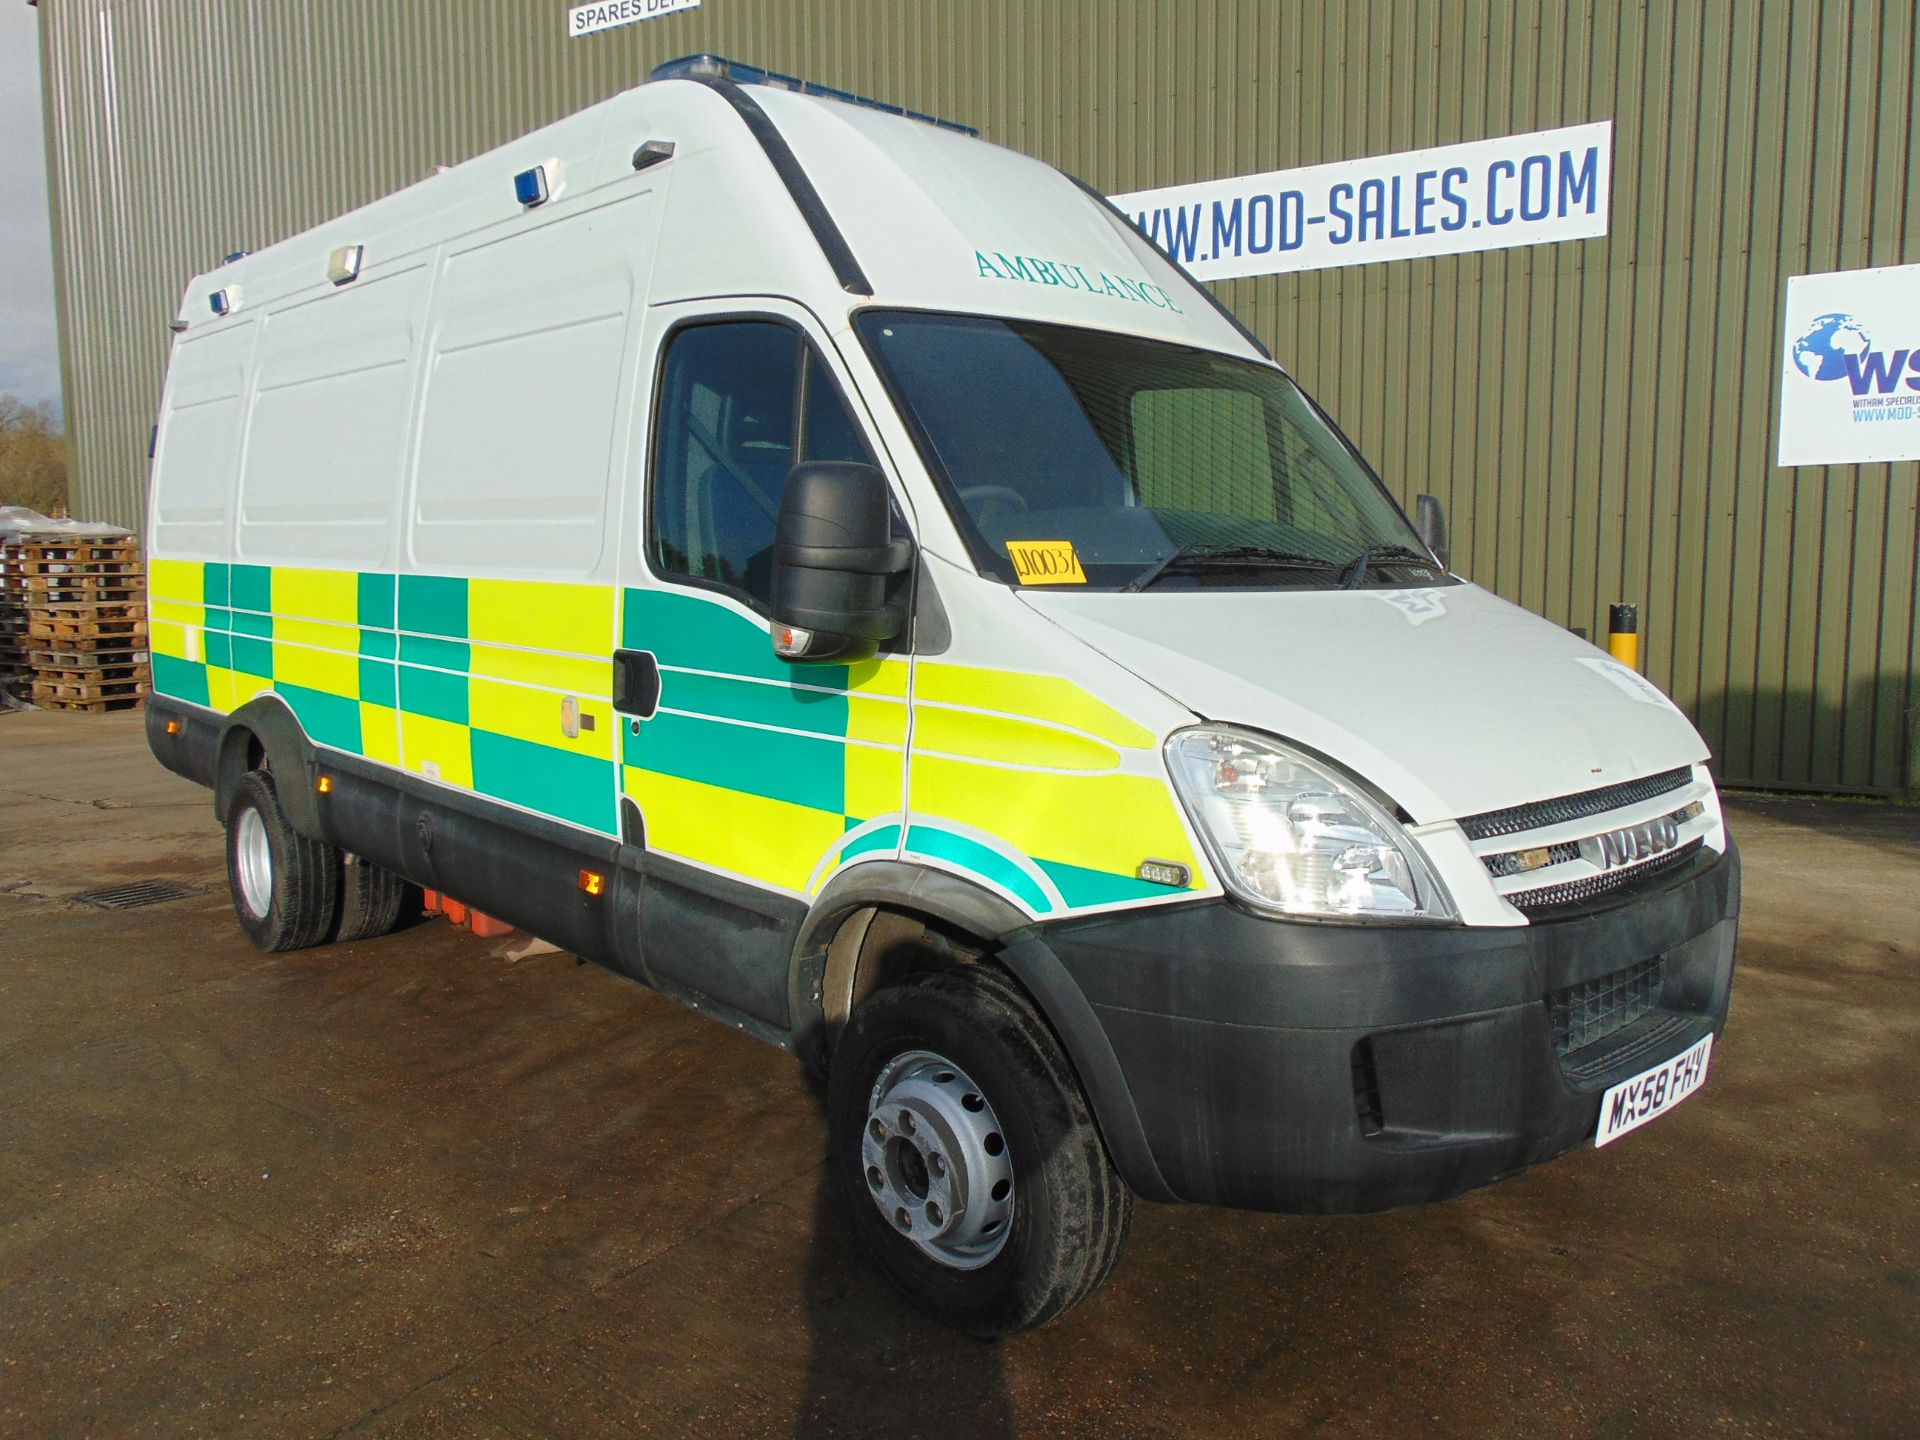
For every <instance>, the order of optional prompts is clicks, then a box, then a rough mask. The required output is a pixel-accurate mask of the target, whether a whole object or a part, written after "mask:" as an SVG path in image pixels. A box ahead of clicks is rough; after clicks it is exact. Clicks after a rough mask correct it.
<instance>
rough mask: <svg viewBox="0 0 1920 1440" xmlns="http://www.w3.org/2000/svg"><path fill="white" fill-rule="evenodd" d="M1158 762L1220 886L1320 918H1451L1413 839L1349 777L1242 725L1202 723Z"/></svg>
mask: <svg viewBox="0 0 1920 1440" xmlns="http://www.w3.org/2000/svg"><path fill="white" fill-rule="evenodd" d="M1167 766H1168V770H1169V772H1170V773H1171V774H1172V776H1173V782H1174V788H1175V790H1176V791H1178V792H1179V795H1180V798H1181V800H1182V802H1183V803H1184V804H1185V805H1186V807H1187V813H1188V814H1189V815H1190V816H1191V817H1192V818H1193V823H1194V828H1195V829H1196V830H1198V831H1199V832H1200V838H1201V840H1202V842H1203V843H1204V844H1205V845H1206V847H1207V851H1208V853H1209V854H1210V855H1211V856H1212V858H1213V861H1214V865H1215V867H1216V868H1217V869H1218V870H1219V872H1220V876H1221V878H1222V880H1223V881H1224V882H1225V884H1226V885H1227V887H1228V888H1229V889H1230V890H1232V891H1233V892H1234V893H1235V894H1237V895H1239V896H1240V898H1242V899H1243V900H1246V901H1248V902H1250V903H1251V904H1254V905H1256V906H1259V907H1260V908H1262V909H1266V910H1275V911H1279V912H1281V913H1283V914H1287V915H1302V916H1316V917H1320V918H1324V919H1338V918H1343V917H1362V916H1365V917H1371V918H1377V919H1391V920H1451V919H1453V918H1454V913H1455V912H1454V908H1453V903H1452V901H1451V900H1450V898H1449V897H1448V895H1447V892H1446V889H1445V887H1444V886H1442V885H1441V883H1440V881H1439V878H1438V877H1437V876H1436V875H1435V874H1434V872H1433V868H1432V866H1430V865H1429V864H1428V863H1427V859H1426V856H1425V855H1424V854H1423V853H1422V852H1421V850H1420V847H1419V845H1418V844H1417V843H1416V842H1415V841H1414V840H1413V839H1412V837H1411V836H1409V835H1408V834H1407V833H1406V831H1405V829H1404V828H1403V827H1402V826H1401V825H1400V822H1399V821H1398V820H1396V819H1394V817H1393V816H1392V815H1391V814H1390V813H1389V812H1388V811H1387V809H1386V808H1385V807H1384V806H1382V805H1381V804H1380V803H1379V802H1377V801H1375V800H1374V799H1373V798H1372V797H1370V796H1369V795H1367V794H1366V793H1365V792H1364V790H1363V789H1362V787H1361V786H1360V785H1359V784H1358V783H1357V782H1355V781H1354V780H1352V779H1350V778H1348V777H1347V776H1344V775H1342V774H1340V773H1339V772H1338V771H1336V770H1335V769H1334V767H1332V766H1331V765H1329V764H1327V763H1326V762H1325V761H1321V760H1317V759H1315V758H1313V757H1311V756H1308V755H1305V754H1302V753H1301V752H1299V751H1297V750H1295V749H1293V748H1292V747H1291V746H1288V745H1285V744H1283V743H1281V742H1280V741H1278V740H1273V739H1269V738H1268V737H1266V736H1263V735H1257V734H1254V733H1253V732H1251V731H1244V730H1233V729H1227V728H1225V727H1217V728H1216V727H1211V726H1202V727H1198V728H1196V729H1192V730H1182V731H1179V732H1178V733H1176V734H1175V735H1174V736H1173V737H1172V738H1171V739H1169V740H1168V742H1167Z"/></svg>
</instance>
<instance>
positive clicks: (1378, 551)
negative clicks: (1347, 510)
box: [1341, 545, 1433, 590]
mask: <svg viewBox="0 0 1920 1440" xmlns="http://www.w3.org/2000/svg"><path fill="white" fill-rule="evenodd" d="M1375 560H1412V561H1416V562H1417V563H1418V564H1419V565H1420V567H1421V568H1422V569H1424V570H1426V571H1428V572H1429V573H1431V572H1432V570H1433V557H1432V556H1430V555H1422V554H1421V553H1420V552H1419V551H1418V550H1410V549H1408V548H1407V547H1406V546H1405V545H1369V546H1368V547H1367V548H1366V549H1364V550H1362V551H1361V552H1360V553H1359V554H1358V555H1356V556H1354V557H1353V560H1352V561H1351V563H1349V564H1348V566H1347V572H1346V575H1345V576H1344V577H1343V578H1342V581H1341V583H1342V585H1344V586H1345V588H1346V589H1348V590H1357V589H1359V588H1360V584H1361V582H1362V581H1364V580H1365V579H1366V578H1367V566H1369V565H1371V564H1372V563H1373V562H1374V561H1375Z"/></svg>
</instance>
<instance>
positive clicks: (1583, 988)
mask: <svg viewBox="0 0 1920 1440" xmlns="http://www.w3.org/2000/svg"><path fill="white" fill-rule="evenodd" d="M1665 973H1666V960H1665V958H1664V957H1661V956H1655V957H1654V958H1653V959H1651V960H1642V961H1641V962H1640V963H1639V964H1638V965H1629V966H1628V967H1627V968H1626V969H1624V970H1616V971H1614V972H1613V974H1611V975H1602V976H1601V977H1600V978H1599V979H1597V980H1586V981H1582V982H1581V983H1580V984H1578V985H1569V986H1567V987H1566V988H1565V989H1563V990H1556V991H1554V992H1553V994H1551V995H1549V996H1548V997H1547V1009H1548V1011H1549V1013H1550V1014H1551V1015H1552V1017H1553V1048H1554V1050H1555V1051H1556V1052H1557V1053H1558V1054H1559V1056H1560V1058H1561V1059H1563V1060H1564V1059H1566V1057H1567V1056H1569V1055H1571V1054H1573V1053H1574V1052H1575V1051H1576V1050H1584V1049H1585V1048H1586V1047H1587V1046H1589V1045H1595V1044H1598V1043H1599V1042H1600V1041H1602V1040H1604V1039H1606V1038H1607V1037H1608V1036H1609V1035H1613V1034H1616V1033H1617V1032H1619V1031H1621V1030H1624V1029H1626V1028H1627V1026H1629V1025H1631V1024H1632V1023H1633V1022H1634V1021H1636V1020H1638V1019H1639V1018H1640V1017H1641V1016H1642V1015H1645V1014H1646V1013H1647V1012H1648V1011H1649V1010H1651V1009H1653V1007H1654V1006H1655V1005H1657V1004H1658V1003H1659V1001H1660V984H1661V981H1662V980H1663V979H1664V978H1665Z"/></svg>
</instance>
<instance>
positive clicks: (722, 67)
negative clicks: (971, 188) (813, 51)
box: [648, 54, 980, 135]
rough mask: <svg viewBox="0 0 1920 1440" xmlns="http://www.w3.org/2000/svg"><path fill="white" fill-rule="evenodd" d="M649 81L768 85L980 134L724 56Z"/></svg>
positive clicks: (673, 64) (700, 59) (683, 60)
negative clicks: (715, 81)
mask: <svg viewBox="0 0 1920 1440" xmlns="http://www.w3.org/2000/svg"><path fill="white" fill-rule="evenodd" d="M648 78H649V79H652V80H731V81H733V82H734V84H736V85H766V86H770V87H771V88H773V89H775V90H792V91H793V92H795V93H796V94H799V95H820V96H824V97H825V98H826V99H828V100H839V101H842V102H844V103H845V104H848V105H860V106H864V107H865V108H866V109H868V110H880V111H884V112H885V113H886V114H888V115H902V116H905V117H906V118H907V119H909V120H918V121H921V122H922V123H923V124H927V125H937V126H939V127H940V128H941V129H942V130H953V131H956V132H957V133H959V134H961V135H978V134H979V133H980V132H979V131H978V130H976V129H974V128H973V126H971V125H962V124H961V123H960V122H959V121H957V120H942V119H941V118H940V117H939V116H937V115H927V114H924V113H922V112H921V111H918V110H908V109H907V108H905V107H904V106H901V105H890V104H888V103H887V102H886V101H885V100H874V99H871V98H869V97H868V96H865V95H855V94H854V93H853V92H852V91H850V90H836V89H835V88H834V87H833V86H831V85H822V84H820V83H819V82H818V81H815V80H802V79H801V78H800V77H799V76H797V75H782V74H781V73H780V72H779V71H778V70H763V69H761V68H760V67H759V66H758V65H744V64H742V63H741V62H740V61H738V60H729V59H727V58H726V57H725V56H723V55H709V54H701V55H682V56H681V57H680V58H679V59H678V60H668V61H666V62H665V63H663V64H660V65H656V66H654V67H653V73H652V74H651V75H650V76H649V77H648Z"/></svg>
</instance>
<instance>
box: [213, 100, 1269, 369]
mask: <svg viewBox="0 0 1920 1440" xmlns="http://www.w3.org/2000/svg"><path fill="white" fill-rule="evenodd" d="M648 142H656V143H655V144H653V145H651V146H648ZM658 142H664V145H665V146H670V147H671V150H670V153H669V154H668V155H667V156H666V157H665V158H664V159H663V158H661V157H660V152H661V150H662V148H663V145H662V144H661V143H658ZM642 147H647V149H646V150H644V151H643V148H642ZM536 169H537V170H539V171H540V181H541V184H540V186H539V188H541V189H543V190H544V196H545V198H544V199H543V200H540V201H537V202H536V203H535V204H534V205H527V204H523V203H522V195H521V194H519V193H517V190H518V188H519V186H518V184H517V177H521V176H524V175H527V174H528V172H531V171H533V170H536ZM526 183H527V184H528V186H529V188H528V190H527V192H526V193H528V194H531V193H533V186H532V183H531V181H529V182H526ZM636 186H646V187H652V188H653V189H654V190H655V191H656V192H658V193H660V194H661V195H662V196H663V198H664V201H665V213H664V215H663V217H662V224H661V229H660V233H659V239H658V251H657V255H656V259H655V263H654V268H653V275H652V282H651V285H650V287H649V298H650V299H651V300H652V301H653V302H654V303H662V302H669V301H674V300H684V299H693V298H699V297H707V296H715V295H755V294H764V295H779V296H788V297H792V298H794V299H797V300H799V301H800V302H801V303H803V304H806V305H807V306H808V307H809V308H811V309H813V310H814V311H815V313H816V314H818V315H820V316H821V318H822V319H823V320H824V321H825V322H826V323H828V324H829V325H830V326H832V327H835V328H837V327H838V325H839V324H840V323H842V322H843V321H844V320H845V318H846V316H847V314H848V312H849V311H850V310H851V309H852V308H854V307H856V306H859V305H866V304H874V305H883V306H888V307H898V308H907V309H927V310H944V311H955V312H961V313H969V314H989V315H1003V316H1007V317H1011V318H1023V319H1033V320H1045V321H1056V322H1060V323H1067V324H1076V325H1082V326H1086V327H1090V328H1095V329H1106V330H1114V331H1121V332H1125V333H1129V334H1137V335H1145V336H1150V337H1154V338H1159V339H1167V340H1173V341H1177V342H1180V343H1183V344H1188V345H1195V346H1200V347H1203V348H1207V349H1214V350H1220V351H1225V352H1228V353H1233V354H1241V355H1263V354H1264V353H1265V352H1264V351H1263V350H1262V349H1261V347H1260V346H1259V344H1258V342H1257V341H1255V340H1254V339H1253V338H1252V336H1251V335H1250V334H1249V333H1248V332H1247V331H1246V330H1245V328H1244V327H1242V326H1241V325H1240V324H1239V322H1238V321H1236V320H1235V319H1234V318H1233V317H1232V315H1231V314H1230V313H1229V312H1227V311H1226V310H1225V309H1224V307H1221V306H1220V305H1219V304H1218V302H1217V301H1215V300H1214V299H1213V297H1212V296H1211V294H1210V293H1208V292H1207V291H1205V290H1203V289H1201V288H1200V287H1199V286H1198V285H1196V284H1195V283H1194V282H1193V281H1192V280H1191V279H1190V278H1188V277H1187V276H1186V274H1185V273H1184V272H1183V271H1181V270H1180V269H1179V268H1178V267H1177V266H1176V265H1175V264H1174V263H1173V262H1172V261H1171V260H1170V259H1168V258H1167V257H1166V256H1165V254H1164V253H1163V252H1161V251H1160V250H1159V249H1158V247H1157V246H1156V245H1154V244H1153V242H1151V241H1150V240H1148V239H1147V238H1146V237H1144V236H1143V235H1141V234H1140V232H1139V231H1138V230H1137V229H1135V228H1134V226H1133V225H1131V224H1130V223H1129V222H1128V221H1127V220H1126V218H1125V217H1124V216H1123V215H1121V214H1120V212H1119V211H1118V210H1116V209H1114V208H1113V207H1112V206H1111V205H1109V204H1107V203H1106V201H1105V200H1104V199H1102V198H1101V197H1100V196H1099V195H1098V194H1097V193H1095V192H1093V191H1091V190H1089V189H1087V187H1085V186H1082V185H1080V184H1079V182H1077V181H1075V180H1073V179H1071V178H1070V177H1068V176H1066V175H1063V174H1062V173H1061V172H1060V171H1058V170H1056V169H1054V168H1053V167H1052V166H1049V165H1047V164H1045V163H1044V162H1042V161H1039V160H1036V159H1033V158H1032V157H1030V156H1026V155H1022V154H1019V153H1017V152H1015V151H1012V150H1008V149H1004V148H1002V147H1000V146H997V145H993V144H990V143H988V142H986V141H984V140H980V139H977V138H974V137H973V136H971V135H969V134H965V133H957V132H956V130H955V129H953V128H948V127H946V126H944V125H942V124H933V123H927V122H926V121H925V120H923V119H921V118H918V117H914V116H910V115H907V114H904V113H900V114H895V113H886V111H884V110H883V109H881V108H878V107H874V106H869V105H866V104H864V103H861V102H859V101H857V100H851V101H850V100H841V99H835V98H829V97H826V96H822V95H817V94H808V93H802V92H799V91H796V90H794V89H791V88H780V87H778V86H775V85H771V84H749V85H740V84H737V83H735V81H734V80H732V79H730V78H727V77H726V76H716V75H705V76H695V77H693V78H684V79H682V78H673V79H665V80H659V81H654V82H652V83H649V84H646V85H642V86H638V87H636V88H635V89H632V90H628V91H625V92H623V93H622V94H619V95H616V96H613V97H612V98H611V99H608V100H605V101H602V102H600V103H599V104H596V105H593V106H590V107H588V108H587V109H584V110H581V111H579V112H578V113H576V114H574V115H571V116H569V117H567V118H566V119H564V120H561V121H558V122H556V123H555V124H552V125H549V126H546V127H544V128H542V129H539V130H535V131H533V132H531V133H529V134H527V135H524V136H522V137H520V138H519V139H516V140H513V141H509V142H508V143H507V144H505V145H502V146H500V147H499V148H498V149H495V150H492V151H489V152H488V153H486V154H483V155H480V156H477V157H475V158H474V159H472V160H468V161H466V162H465V163H463V164H461V165H458V166H455V167H453V168H452V169H450V170H445V171H442V172H440V173H438V174H435V175H433V176H430V177H428V178H426V179H424V180H422V181H420V182H418V183H416V184H414V185H410V186H407V187H406V188H405V189H402V190H399V191H396V192H395V193H393V194H391V195H388V196H386V197H384V198H383V199H380V200H377V201H374V202H373V203H372V204H369V205H366V206H363V207H361V208H360V209H358V210H354V211H351V212H349V213H348V214H345V215H342V216H340V217H338V218H337V219H334V220H330V221H327V222H325V223H324V224H322V225H319V226H316V227H315V228H314V229H312V230H309V231H307V232H305V233H303V234H301V235H297V236H294V237H292V238H290V239H287V240H283V241H280V242H279V243H277V244H274V245H272V246H270V247H268V248H266V249H263V250H261V251H259V252H257V253H254V254H249V255H242V256H239V257H237V258H233V259H230V260H229V261H228V262H227V263H225V264H222V265H221V266H219V267H218V268H216V269H214V270H212V271H210V272H209V273H207V274H205V275H201V276H198V277H196V278H195V280H194V281H193V282H192V283H191V284H190V285H189V287H188V289H187V292H186V295H185V296H184V297H183V300H182V304H181V310H180V314H179V322H185V324H186V325H188V326H191V327H192V328H194V329H200V328H202V327H203V326H206V325H208V324H217V323H221V322H220V321H219V320H218V319H217V318H216V317H217V315H218V314H219V313H221V312H220V307H219V306H218V305H217V304H216V302H217V301H220V300H222V299H224V302H225V304H226V306H227V308H229V309H231V310H232V311H233V312H234V313H235V314H240V313H244V312H247V311H258V310H259V309H260V308H261V307H262V306H263V305H265V306H272V305H274V304H276V303H284V302H287V301H290V300H292V299H294V298H295V297H296V296H297V297H300V298H303V299H304V298H319V297H322V296H324V295H325V294H326V293H327V292H328V291H329V290H330V289H331V288H332V286H333V284H334V283H335V282H334V281H333V280H331V279H330V278H329V275H328V266H329V257H330V256H331V255H332V254H333V252H334V251H336V250H338V249H340V248H341V247H347V246H359V247H362V249H361V256H362V261H363V269H364V273H366V274H368V275H373V274H377V273H378V272H379V270H380V269H381V268H382V267H383V266H384V265H387V264H389V263H392V262H395V261H398V260H401V259H403V258H406V257H410V256H418V255H419V254H420V253H421V252H424V251H428V250H431V249H432V248H434V247H435V246H437V245H439V244H441V243H442V242H444V241H447V240H450V239H453V238H456V237H469V236H478V235H479V234H480V233H481V232H483V231H485V230H487V229H489V228H492V227H499V228H500V230H501V232H502V233H503V234H505V233H512V232H513V231H515V230H517V229H518V228H519V227H523V226H527V225H536V224H540V223H543V221H544V220H545V219H546V218H547V217H549V216H552V215H556V214H558V213H560V212H566V211H574V212H577V211H578V210H580V209H582V208H588V207H592V206H594V205H596V204H604V203H608V202H609V201H612V200H616V199H624V198H628V197H629V196H630V195H631V194H632V193H633V190H634V187H636ZM342 283H344V282H342ZM176 328H181V327H180V325H179V323H178V322H176Z"/></svg>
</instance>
